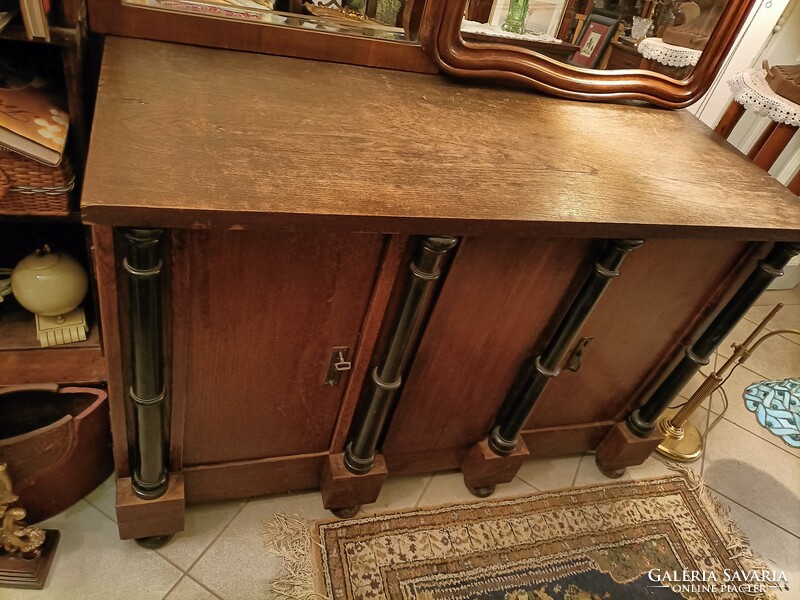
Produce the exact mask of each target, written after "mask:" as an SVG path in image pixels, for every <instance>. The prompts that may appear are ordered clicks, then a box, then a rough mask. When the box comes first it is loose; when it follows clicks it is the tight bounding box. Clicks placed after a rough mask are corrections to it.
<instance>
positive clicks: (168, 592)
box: [161, 571, 187, 600]
mask: <svg viewBox="0 0 800 600" xmlns="http://www.w3.org/2000/svg"><path fill="white" fill-rule="evenodd" d="M186 576H187V575H186V573H184V572H183V571H181V576H180V577H178V581H176V582H175V583H173V584H172V587H171V588H169V589H168V590H167V593H166V594H164V595H163V596H162V597H161V600H167V598H168V597H169V595H170V594H171V593H172V592H174V591H175V588H177V587H178V585H179V584H180V582H181V581H183V579H184V577H186Z"/></svg>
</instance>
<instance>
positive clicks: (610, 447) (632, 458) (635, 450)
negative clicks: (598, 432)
mask: <svg viewBox="0 0 800 600" xmlns="http://www.w3.org/2000/svg"><path fill="white" fill-rule="evenodd" d="M663 441H664V435H663V434H662V433H661V432H660V431H658V429H654V430H653V431H651V432H650V434H649V435H648V436H647V437H639V436H638V435H636V434H634V433H633V432H631V430H630V429H629V428H628V425H627V424H626V423H624V422H623V423H617V424H616V425H614V427H612V428H611V430H610V431H609V432H608V433H607V434H606V437H605V438H603V441H602V442H600V445H599V446H597V456H596V459H595V460H596V462H597V466H598V467H599V468H600V469H601V470H602V471H603V472H608V473H612V472H614V471H619V470H621V469H625V467H632V466H633V465H640V464H642V463H643V462H644V461H645V460H647V457H648V456H650V455H651V454H652V453H653V451H654V450H655V449H656V448H657V447H658V445H659V444H660V443H661V442H663Z"/></svg>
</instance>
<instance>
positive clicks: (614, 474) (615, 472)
mask: <svg viewBox="0 0 800 600" xmlns="http://www.w3.org/2000/svg"><path fill="white" fill-rule="evenodd" d="M594 464H595V465H597V470H598V471H600V472H601V473H602V474H603V475H605V476H606V477H608V478H609V479H619V478H620V477H622V476H623V475H625V470H626V469H625V467H622V468H619V469H606V468H604V467H603V465H601V464H600V461H598V460H597V457H596V456H595V458H594Z"/></svg>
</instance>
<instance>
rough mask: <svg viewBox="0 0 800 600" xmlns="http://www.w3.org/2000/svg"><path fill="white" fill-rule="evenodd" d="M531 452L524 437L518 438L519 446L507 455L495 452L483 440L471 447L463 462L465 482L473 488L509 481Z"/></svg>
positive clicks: (462, 469) (462, 470)
mask: <svg viewBox="0 0 800 600" xmlns="http://www.w3.org/2000/svg"><path fill="white" fill-rule="evenodd" d="M529 454H530V453H529V452H528V447H527V446H526V445H525V442H523V441H522V438H519V439H518V440H517V448H516V449H515V450H514V451H513V452H512V453H511V454H509V455H507V456H499V455H497V454H495V453H494V452H492V449H491V448H489V443H488V441H487V440H485V439H484V440H481V441H480V442H478V443H477V444H475V445H474V446H473V447H472V448H470V450H469V452H467V455H466V456H465V457H464V460H463V462H462V463H461V472H462V473H463V474H464V483H465V484H466V485H467V487H468V488H471V489H476V488H484V487H490V486H494V485H497V484H498V483H508V482H509V481H511V480H512V479H514V477H516V475H517V472H518V471H519V469H520V467H521V466H522V463H523V462H524V460H525V459H526V458H528V456H529Z"/></svg>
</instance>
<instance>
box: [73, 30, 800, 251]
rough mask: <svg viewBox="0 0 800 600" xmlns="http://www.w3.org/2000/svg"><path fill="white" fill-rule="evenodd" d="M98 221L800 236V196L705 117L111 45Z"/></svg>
mask: <svg viewBox="0 0 800 600" xmlns="http://www.w3.org/2000/svg"><path fill="white" fill-rule="evenodd" d="M82 207H83V209H82V210H83V213H84V218H85V219H86V220H87V221H88V222H91V223H100V224H115V225H127V224H131V225H132V224H137V225H149V224H156V223H157V224H160V225H162V226H180V227H194V228H207V227H227V228H249V227H261V228H279V229H296V228H325V229H328V230H334V229H336V230H350V231H353V230H358V231H382V232H417V233H419V232H435V233H441V234H467V233H472V234H475V233H488V232H498V233H506V234H518V235H536V234H548V235H560V236H576V237H579V236H626V235H635V236H642V237H712V238H729V239H742V240H744V239H752V240H773V239H800V233H799V232H798V228H797V226H798V223H800V204H798V203H797V201H796V198H795V197H794V196H793V195H792V194H790V193H789V192H788V191H787V190H786V189H785V188H784V187H783V186H781V185H780V184H779V183H778V182H777V181H775V180H774V179H772V178H771V177H770V176H769V175H768V174H767V173H765V172H763V171H761V170H760V169H758V168H757V167H755V166H754V165H753V164H751V163H750V162H749V161H747V160H746V159H745V158H744V157H743V156H741V155H740V154H738V153H737V152H736V151H734V150H732V148H731V147H730V146H729V145H727V143H726V142H724V141H723V140H722V138H720V137H718V136H717V135H716V134H714V133H713V132H712V131H711V130H710V129H708V128H707V127H706V126H705V125H703V124H702V123H700V122H699V121H698V120H696V119H695V118H694V117H693V116H692V115H690V114H688V113H686V112H683V111H673V112H668V111H664V110H661V109H656V108H647V107H635V106H630V105H611V104H607V105H598V104H585V103H579V102H572V101H566V100H558V99H553V98H548V97H543V96H539V95H536V94H533V93H530V92H521V91H509V90H499V89H492V88H479V87H468V86H465V85H459V84H456V83H452V82H449V81H447V80H445V79H443V78H440V77H438V76H430V75H421V74H415V73H402V72H391V71H383V70H378V69H369V68H365V67H355V66H350V65H338V64H331V63H320V62H313V61H304V60H299V59H291V58H282V57H273V56H262V55H254V54H244V53H236V52H229V51H221V50H210V49H204V48H196V47H189V46H178V45H170V44H164V43H156V42H147V41H142V40H130V39H118V38H109V39H108V40H107V43H106V51H105V57H104V64H103V68H102V74H101V78H100V88H99V93H98V101H97V107H96V112H95V122H94V129H93V136H92V143H91V149H90V155H89V162H88V168H87V174H86V180H85V184H84V194H83V199H82Z"/></svg>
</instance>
